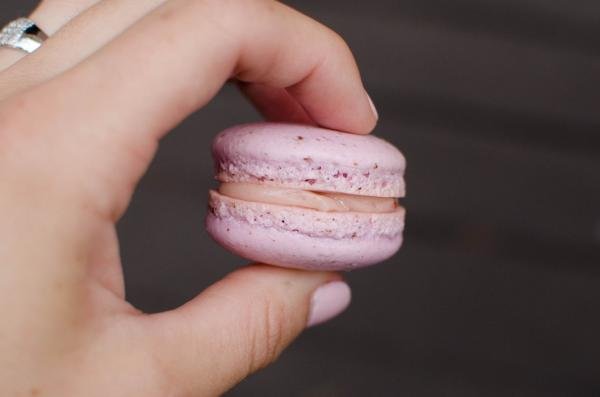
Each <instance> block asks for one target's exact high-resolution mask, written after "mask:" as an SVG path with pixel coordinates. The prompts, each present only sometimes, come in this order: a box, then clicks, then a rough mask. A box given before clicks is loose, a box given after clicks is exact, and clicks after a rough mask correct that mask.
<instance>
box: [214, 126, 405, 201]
mask: <svg viewBox="0 0 600 397" xmlns="http://www.w3.org/2000/svg"><path fill="white" fill-rule="evenodd" d="M213 157H214V159H215V168H216V174H217V175H216V176H217V179H218V180H220V181H222V182H250V183H260V184H265V185H274V186H283V187H290V188H298V189H305V190H312V191H327V192H340V193H348V194H355V195H363V196H375V197H403V196H404V191H405V186H404V179H403V174H404V169H405V167H406V162H405V159H404V157H403V156H402V154H401V153H400V151H399V150H398V149H396V147H394V146H393V145H392V144H390V143H388V142H386V141H384V140H383V139H380V138H377V137H375V136H373V135H354V134H347V133H342V132H335V131H331V130H325V129H322V128H317V127H311V126H305V125H296V124H282V123H255V124H245V125H240V126H235V127H232V128H229V129H227V130H225V131H223V132H222V133H220V134H219V135H218V136H217V137H216V138H215V140H214V143H213Z"/></svg>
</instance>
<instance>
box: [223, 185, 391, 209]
mask: <svg viewBox="0 0 600 397" xmlns="http://www.w3.org/2000/svg"><path fill="white" fill-rule="evenodd" d="M219 193H221V194H222V195H224V196H227V197H230V198H234V199H239V200H244V201H253V202H259V203H267V204H278V205H286V206H294V207H303V208H310V209H314V210H318V211H325V212H369V213H385V212H393V211H394V210H395V209H396V208H398V201H397V200H396V199H395V198H390V197H369V196H357V195H353V194H343V193H330V192H313V191H309V190H301V189H290V188H283V187H276V186H266V185H258V184H254V183H242V182H235V183H230V182H228V183H223V184H221V186H220V187H219Z"/></svg>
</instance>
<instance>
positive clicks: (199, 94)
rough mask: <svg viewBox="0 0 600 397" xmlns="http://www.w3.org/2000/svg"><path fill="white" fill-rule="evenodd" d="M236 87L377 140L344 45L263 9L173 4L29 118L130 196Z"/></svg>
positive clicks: (43, 91)
mask: <svg viewBox="0 0 600 397" xmlns="http://www.w3.org/2000/svg"><path fill="white" fill-rule="evenodd" d="M231 77H235V78H237V79H239V80H242V81H244V82H251V83H259V84H264V85H268V86H272V87H277V88H286V89H287V91H288V92H289V93H290V94H291V96H292V97H293V98H294V99H295V100H296V101H297V102H298V103H299V104H300V105H301V106H302V107H303V108H304V109H305V111H306V112H307V113H308V115H309V116H310V118H311V119H312V120H314V121H315V122H316V123H318V124H320V125H322V126H325V127H328V128H332V129H338V130H342V131H347V132H353V133H368V132H370V131H371V130H372V129H373V128H374V126H375V123H376V115H375V114H374V112H373V111H372V108H371V105H370V101H369V98H368V95H367V94H366V91H365V89H364V87H363V85H362V82H361V79H360V74H359V72H358V68H357V66H356V63H355V60H354V58H353V56H352V54H351V52H350V50H349V49H348V46H347V45H346V44H345V43H344V42H343V40H342V39H341V38H340V37H339V36H338V35H337V34H335V33H333V32H332V31H331V30H329V29H327V28H325V27H324V26H322V25H320V24H319V23H317V22H315V21H314V20H312V19H310V18H308V17H306V16H303V15H302V14H300V13H298V12H296V11H294V10H292V9H291V8H288V7H286V6H284V5H282V4H280V3H277V2H274V1H263V0H251V1H239V0H235V1H227V0H210V1H209V0H206V1H198V0H173V1H170V2H168V3H165V4H164V5H162V6H161V7H159V8H157V9H156V10H154V11H153V12H151V13H150V14H148V15H147V16H145V17H144V18H143V19H142V20H140V21H139V22H138V23H137V24H135V25H134V26H133V27H132V28H130V29H129V30H128V31H126V32H125V33H123V34H122V35H121V36H119V37H118V38H116V39H115V40H114V41H113V42H111V43H109V44H108V45H107V46H106V47H104V48H103V49H101V50H100V51H98V52H97V53H96V54H94V55H93V56H91V57H90V58H88V59H87V60H86V61H84V62H83V63H81V64H80V65H78V66H76V67H74V68H73V69H71V70H69V71H68V72H66V73H64V74H63V75H61V76H59V77H57V78H56V79H54V80H52V81H50V82H48V83H46V84H44V85H42V86H40V87H38V88H37V89H35V90H32V91H31V92H30V94H31V96H29V97H28V98H29V99H30V100H27V102H32V103H34V104H35V106H34V107H35V108H36V109H37V111H36V112H37V114H36V116H37V117H34V118H32V117H31V114H30V113H28V114H26V115H25V116H26V117H27V120H26V121H24V123H25V124H30V125H31V124H32V123H34V127H35V123H40V126H39V128H37V131H51V133H52V134H53V136H54V139H56V133H57V131H62V132H63V134H65V135H66V136H65V138H66V139H65V141H70V142H77V145H78V150H77V155H80V156H85V157H84V158H85V159H89V158H90V157H91V158H93V159H94V162H95V167H99V169H100V170H103V169H105V171H106V172H110V178H108V179H110V180H115V179H119V181H120V182H119V183H120V184H121V186H116V187H112V188H113V189H115V190H116V189H118V188H123V187H127V188H128V189H126V191H129V190H130V189H129V187H130V186H134V185H135V183H136V182H137V179H138V178H139V177H140V176H141V174H142V173H143V171H145V169H146V167H147V165H148V163H149V161H150V158H151V155H152V154H153V150H154V148H155V145H156V142H157V141H158V140H159V139H160V138H161V137H162V136H163V135H164V134H165V133H166V132H167V131H168V130H169V129H170V128H172V127H174V126H175V125H176V124H177V123H179V122H180V121H182V120H183V119H184V118H185V117H186V116H188V115H189V114H190V113H191V112H193V111H195V110H196V109H198V108H199V107H201V106H202V105H204V104H206V103H207V102H208V101H209V100H210V99H211V98H212V97H213V96H214V95H215V94H216V93H217V91H218V90H219V89H220V88H221V86H222V85H223V84H224V82H225V81H227V80H228V79H230V78H231ZM78 134H79V135H80V136H79V137H78V136H77V135H78ZM70 146H73V144H72V143H71V144H70ZM123 153H129V154H133V153H135V158H134V159H132V158H129V159H127V158H123V157H122V155H123ZM117 156H118V157H117ZM140 158H141V159H143V160H142V161H139V159H140ZM80 160H83V159H80ZM134 160H135V162H136V166H135V167H130V165H131V164H130V163H131V162H133V161H134ZM115 167H116V168H115ZM115 169H119V170H121V172H120V173H119V175H115V173H114V170H115Z"/></svg>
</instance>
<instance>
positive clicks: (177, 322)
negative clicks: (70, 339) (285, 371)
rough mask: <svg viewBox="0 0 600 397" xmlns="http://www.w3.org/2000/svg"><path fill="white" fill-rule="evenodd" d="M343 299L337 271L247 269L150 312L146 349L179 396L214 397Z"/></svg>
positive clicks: (342, 305)
mask: <svg viewBox="0 0 600 397" xmlns="http://www.w3.org/2000/svg"><path fill="white" fill-rule="evenodd" d="M349 303H350V288H349V287H348V285H347V284H346V283H344V282H343V281H341V279H340V277H339V276H338V275H337V274H334V273H317V272H306V271H299V270H290V269H282V268H275V267H270V266H258V265H257V266H250V267H247V268H244V269H241V270H238V271H236V272H234V273H232V274H230V275H229V276H227V277H226V278H225V279H223V280H221V281H220V282H218V283H216V284H214V285H213V286H211V287H210V288H209V289H207V290H206V291H204V292H203V293H202V294H201V295H199V296H198V297H197V298H195V299H194V300H192V301H191V302H189V303H187V304H185V305H184V306H182V307H180V308H179V309H176V310H173V311H170V312H167V313H162V314H159V315H156V316H155V318H154V320H153V321H156V324H155V325H156V327H155V328H154V329H155V330H157V333H156V336H157V338H158V340H157V341H156V343H155V344H154V347H153V348H157V349H159V351H158V352H157V353H158V355H159V357H160V360H161V365H162V368H163V369H165V370H166V373H167V379H168V381H170V382H171V383H172V384H171V385H170V387H172V388H173V389H175V390H180V389H183V390H181V391H182V392H183V393H182V394H183V395H188V394H189V395H203V396H204V395H220V394H222V393H223V392H225V391H226V390H228V389H230V388H231V387H233V386H234V385H235V384H237V383H238V382H240V381H241V380H242V379H244V378H245V377H246V376H248V375H249V374H251V373H253V372H255V371H257V370H259V369H261V368H263V367H265V366H267V365H269V364H270V363H272V362H273V361H275V359H276V358H277V357H278V356H279V354H280V353H281V352H282V351H283V350H284V349H285V348H286V347H287V346H288V345H289V344H290V343H291V342H292V341H293V340H294V339H295V338H296V337H297V336H298V335H299V334H300V333H301V332H302V331H303V330H304V329H305V328H306V327H307V326H312V325H317V324H319V323H322V322H324V321H327V320H329V319H331V318H333V317H335V316H336V315H338V314H340V313H341V312H342V311H343V310H344V309H346V307H347V306H348V304H349Z"/></svg>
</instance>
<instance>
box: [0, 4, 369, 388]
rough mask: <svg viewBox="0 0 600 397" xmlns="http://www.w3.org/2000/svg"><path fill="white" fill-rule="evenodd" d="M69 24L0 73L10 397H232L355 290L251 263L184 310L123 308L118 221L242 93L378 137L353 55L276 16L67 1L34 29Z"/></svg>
mask: <svg viewBox="0 0 600 397" xmlns="http://www.w3.org/2000/svg"><path fill="white" fill-rule="evenodd" d="M57 5H58V6H59V7H58V8H57ZM88 6H91V8H89V9H87V10H86V11H83V10H84V8H86V7H88ZM53 7H54V8H53ZM61 10H62V11H61ZM71 16H74V17H73V18H72V19H71V20H70V22H68V24H67V25H65V26H64V27H63V28H62V29H60V30H58V31H57V32H56V34H53V35H52V38H51V39H50V40H48V41H47V42H46V43H45V44H44V45H43V46H42V48H41V49H40V50H38V51H37V52H36V53H34V54H31V55H28V56H26V57H25V58H22V59H19V58H18V56H17V54H16V53H13V52H10V51H9V50H6V49H3V50H1V51H0V64H3V65H4V66H7V67H8V66H9V65H10V64H12V63H14V62H16V63H14V64H13V66H11V67H8V68H7V69H5V70H4V71H3V72H1V73H0V87H1V88H0V98H2V102H1V103H0V120H1V122H0V211H1V214H2V218H1V219H2V222H0V242H1V243H0V264H1V265H0V290H1V291H3V292H4V299H3V300H2V301H1V302H0V312H1V313H2V314H3V318H2V325H0V352H2V354H1V355H0V394H2V395H7V396H12V395H40V396H46V395H48V396H53V395H57V396H71V395H73V396H82V395H85V396H94V395H100V396H106V395H109V396H120V395H123V396H137V395H139V396H145V397H146V396H165V395H169V396H196V395H202V396H204V395H218V394H221V393H223V392H224V391H226V390H228V389H229V388H230V387H232V386H233V385H235V384H236V383H237V382H239V381H240V380H241V379H243V378H244V377H245V376H247V375H248V374H250V373H252V372H254V371H256V370H258V369H260V368H262V367H264V366H266V365H268V364H269V363H271V362H272V361H273V360H274V359H275V358H276V357H277V356H278V355H279V353H280V352H281V351H282V350H283V349H284V348H285V347H286V346H287V345H288V344H289V343H290V342H291V341H292V340H293V339H294V338H295V337H296V336H297V335H298V334H299V333H300V332H302V330H303V329H305V328H306V326H307V324H311V325H312V324H316V323H318V322H320V321H324V320H326V319H328V318H330V317H332V316H334V315H335V314H337V313H339V312H340V311H341V310H343V309H344V308H345V306H346V305H347V303H348V300H349V290H348V289H347V287H346V286H345V284H343V283H342V282H340V281H339V280H340V277H339V276H338V275H336V274H331V273H316V272H302V271H295V270H287V269H279V268H273V267H266V266H259V265H255V266H250V267H247V268H244V269H241V270H239V271H237V272H234V273H232V274H231V275H229V276H228V277H226V278H225V279H224V280H222V281H220V282H218V283H216V284H215V285H213V286H212V287H210V288H209V289H207V290H206V291H204V292H203V293H201V294H200V295H199V296H198V297H196V298H195V299H193V300H192V301H190V302H189V303H187V304H185V305H183V306H182V307H180V308H178V309H176V310H173V311H169V312H165V313H160V314H153V315H147V314H143V313H140V312H139V311H138V310H136V309H135V308H134V307H132V306H131V305H130V304H128V303H127V302H126V301H125V298H124V296H125V294H124V283H123V275H122V270H121V263H120V259H119V249H118V240H117V236H116V231H115V223H116V222H117V220H118V219H119V218H120V216H121V215H122V214H123V212H124V211H125V210H126V208H127V205H128V203H129V202H130V200H131V196H132V194H133V191H134V188H135V186H136V184H137V182H138V181H139V179H140V178H141V176H142V175H143V173H144V172H145V170H146V169H147V167H148V165H149V163H150V161H151V159H152V157H153V155H154V153H155V152H156V149H157V146H158V142H159V140H160V138H161V137H162V136H164V135H165V134H166V133H167V131H168V130H170V129H171V128H172V127H174V126H175V125H176V124H177V123H179V122H180V121H181V120H183V119H184V118H185V117H186V116H187V115H189V114H190V113H191V112H193V111H195V110H197V109H198V108H200V107H202V106H203V105H204V104H206V103H207V102H208V101H210V99H211V98H212V97H213V96H214V95H215V94H216V93H217V91H218V90H219V89H220V88H221V86H222V85H223V84H224V83H225V82H226V81H227V80H229V79H231V78H233V79H235V80H237V81H239V82H240V84H241V86H242V89H243V91H244V92H245V93H246V95H247V96H248V97H250V99H251V100H252V101H253V102H254V103H255V105H256V106H257V108H258V109H259V110H260V111H261V112H262V113H263V114H264V115H265V116H266V117H267V118H270V119H273V120H286V121H299V122H311V123H317V124H320V125H323V126H325V127H329V128H334V129H340V130H345V131H349V132H354V133H368V132H370V131H371V130H372V128H373V127H374V125H375V123H376V118H377V117H376V115H375V113H374V112H373V110H372V107H371V104H370V100H369V99H368V96H367V95H366V93H365V91H364V88H363V86H362V84H361V81H360V76H359V73H358V70H357V68H356V65H355V62H354V60H353V57H352V55H351V53H350V51H349V50H348V48H347V46H346V45H345V44H344V42H343V41H342V40H341V39H340V38H339V37H338V36H337V35H336V34H334V33H333V32H331V31H330V30H328V29H326V28H325V27H323V26H322V25H319V24H318V23H316V22H314V21H312V20H310V19H309V18H307V17H304V16H302V15H301V14H299V13H297V12H295V11H293V10H291V9H289V8H287V7H285V6H283V5H281V4H279V3H276V2H273V1H266V0H265V1H260V0H243V1H242V0H210V1H209V0H206V1H201V0H170V1H165V0H147V1H143V2H141V1H137V0H102V1H91V0H86V1H83V0H82V1H79V2H78V1H70V2H66V1H62V2H61V1H58V0H56V1H46V2H44V3H42V5H41V7H40V8H39V9H38V11H36V14H34V16H33V18H34V19H36V21H38V22H39V24H40V25H41V26H42V27H43V28H45V26H44V19H45V18H46V19H47V26H54V27H53V28H46V29H47V30H49V33H53V32H54V31H55V30H57V29H58V28H59V27H60V26H61V24H62V23H67V21H68V20H69V18H70V17H71ZM320 287H322V288H320ZM315 291H316V292H315Z"/></svg>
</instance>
